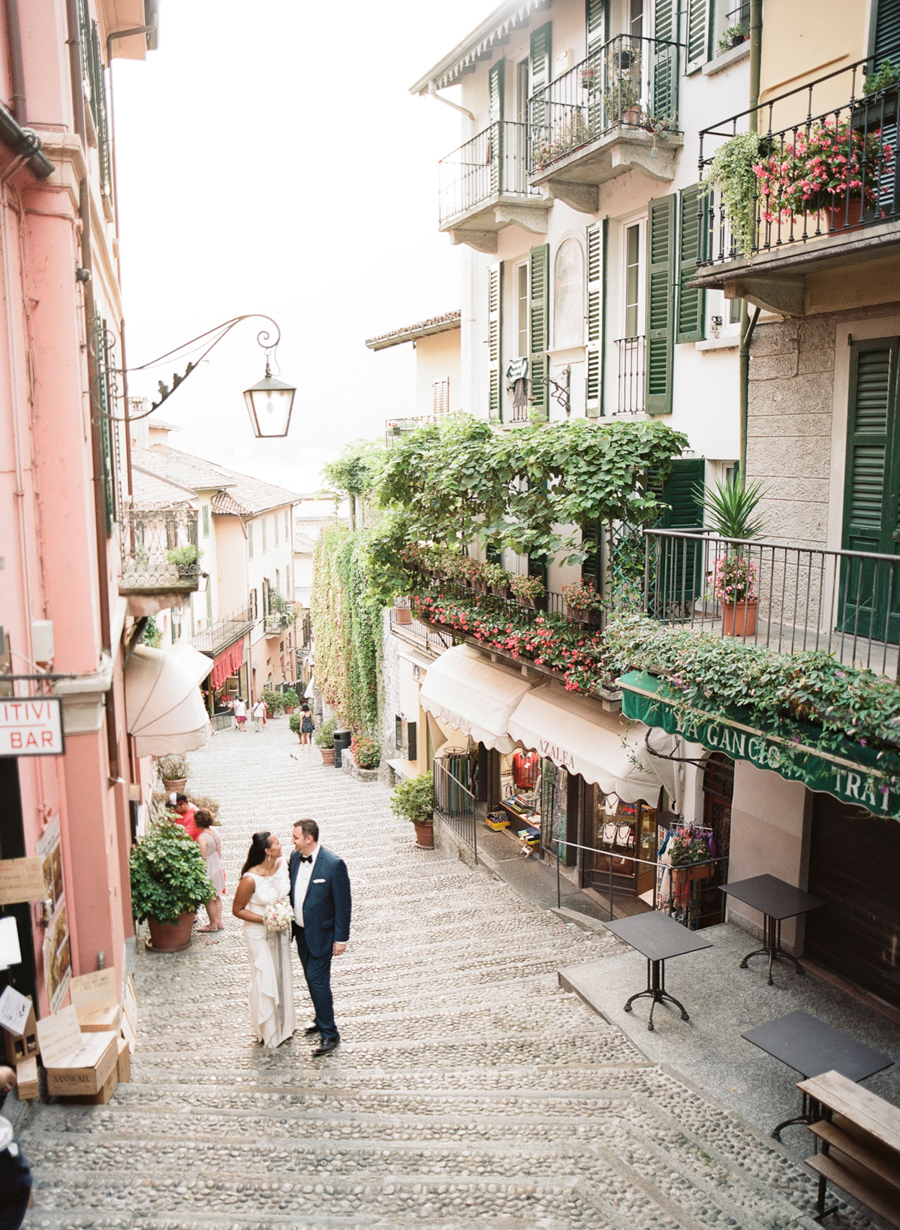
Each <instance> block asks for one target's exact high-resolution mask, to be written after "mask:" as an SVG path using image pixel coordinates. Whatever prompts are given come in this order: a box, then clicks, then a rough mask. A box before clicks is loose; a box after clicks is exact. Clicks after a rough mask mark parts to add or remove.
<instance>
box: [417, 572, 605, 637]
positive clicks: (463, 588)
mask: <svg viewBox="0 0 900 1230" xmlns="http://www.w3.org/2000/svg"><path fill="white" fill-rule="evenodd" d="M427 581H429V582H430V584H431V586H432V588H433V589H434V591H435V592H436V593H438V592H439V593H441V594H445V595H448V596H449V597H450V598H457V599H459V600H460V601H462V602H472V601H475V602H477V603H478V606H479V607H480V608H483V609H484V610H485V611H487V612H492V613H493V614H495V615H498V616H500V617H502V618H504V619H508V620H517V621H519V622H520V623H521V622H523V621H524V622H525V623H534V621H535V620H536V619H537V618H538V617H539V616H541V615H556V616H559V617H560V618H562V619H567V620H569V621H570V623H572V624H573V625H574V624H579V625H582V626H588V627H590V628H591V629H592V630H596V629H598V628H599V627H600V626H601V623H602V615H603V613H602V612H601V611H596V612H591V613H590V614H586V615H585V616H584V618H583V619H582V618H580V617H578V616H576V614H575V612H574V611H573V610H572V608H571V607H570V606H569V604H568V603H567V602H566V599H565V598H564V597H563V595H562V594H558V593H555V592H553V591H552V590H550V591H548V592H547V593H546V594H545V595H544V597H543V598H539V599H538V600H537V601H536V602H534V603H529V602H526V601H523V600H522V599H519V598H514V597H506V596H504V595H503V594H497V593H493V592H486V591H485V589H484V588H479V587H477V586H476V587H473V586H470V585H465V584H463V583H462V582H460V581H456V580H453V581H451V580H442V579H441V578H439V577H430V578H427Z"/></svg>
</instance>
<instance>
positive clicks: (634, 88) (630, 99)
mask: <svg viewBox="0 0 900 1230" xmlns="http://www.w3.org/2000/svg"><path fill="white" fill-rule="evenodd" d="M603 105H604V107H605V109H606V126H607V128H610V127H612V125H613V124H622V123H625V124H639V123H640V122H641V87H640V77H638V76H635V75H633V73H632V72H631V71H629V72H628V73H613V74H612V76H611V78H610V82H609V86H608V87H607V89H606V90H605V91H604V93H603Z"/></svg>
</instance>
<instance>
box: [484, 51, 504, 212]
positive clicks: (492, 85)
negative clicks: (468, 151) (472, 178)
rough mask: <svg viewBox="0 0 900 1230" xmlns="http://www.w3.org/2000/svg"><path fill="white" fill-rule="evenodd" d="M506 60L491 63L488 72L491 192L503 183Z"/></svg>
mask: <svg viewBox="0 0 900 1230" xmlns="http://www.w3.org/2000/svg"><path fill="white" fill-rule="evenodd" d="M505 64H506V61H505V60H498V62H497V63H496V64H492V65H491V68H490V72H489V73H488V102H489V109H488V116H489V119H490V123H491V136H490V143H489V145H488V157H489V158H490V160H491V192H492V193H495V192H502V191H503V188H504V185H503V166H504V158H503V138H504V135H505V134H504V128H503V94H504V81H505V77H504V67H505Z"/></svg>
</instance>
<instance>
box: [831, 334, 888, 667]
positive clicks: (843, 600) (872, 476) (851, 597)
mask: <svg viewBox="0 0 900 1230" xmlns="http://www.w3.org/2000/svg"><path fill="white" fill-rule="evenodd" d="M852 345H853V353H852V358H851V368H850V407H849V414H848V423H847V474H846V480H845V489H844V532H843V547H844V549H845V550H847V551H866V552H872V553H877V554H881V555H893V556H897V564H896V565H892V564H890V563H888V562H885V561H876V560H850V561H847V562H845V564H844V565H843V568H842V570H841V587H840V600H839V614H838V626H839V627H840V629H841V630H842V631H844V632H849V633H851V634H855V635H858V636H863V637H871V638H872V639H873V640H876V641H887V642H889V643H892V644H896V643H897V642H898V641H900V416H898V394H897V381H898V357H900V338H879V339H875V340H872V341H863V342H853V344H852Z"/></svg>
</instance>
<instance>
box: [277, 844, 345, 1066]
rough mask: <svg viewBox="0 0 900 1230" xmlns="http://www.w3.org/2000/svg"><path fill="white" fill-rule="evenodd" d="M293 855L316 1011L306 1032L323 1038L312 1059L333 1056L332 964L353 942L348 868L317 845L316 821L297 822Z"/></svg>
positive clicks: (303, 954) (296, 902)
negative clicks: (332, 960) (318, 1056)
mask: <svg viewBox="0 0 900 1230" xmlns="http://www.w3.org/2000/svg"><path fill="white" fill-rule="evenodd" d="M293 843H294V853H293V854H292V855H291V861H290V872H291V905H292V906H293V908H294V925H293V932H294V937H295V939H296V940H297V952H298V954H299V956H300V964H301V965H302V966H303V974H304V976H305V978H306V985H307V986H308V987H309V993H310V996H311V997H312V1002H313V1007H314V1008H315V1010H316V1020H315V1024H313V1025H310V1026H309V1028H308V1029H307V1030H306V1032H307V1033H308V1034H316V1033H317V1034H318V1035H319V1045H318V1047H317V1048H316V1049H315V1050H314V1051H313V1055H329V1054H330V1053H331V1052H332V1051H333V1050H334V1048H335V1047H336V1046H337V1044H338V1043H339V1042H340V1040H341V1038H340V1034H339V1033H338V1029H337V1025H335V1023H334V1001H333V999H332V996H331V958H332V957H333V956H334V957H339V956H340V955H341V953H342V952H343V951H344V949H345V948H346V947H347V940H348V939H349V938H350V877H349V876H348V874H347V864H346V863H345V862H344V860H343V859H342V858H338V856H337V855H336V854H332V853H331V851H330V850H326V849H325V847H324V846H320V845H319V826H318V825H317V824H316V822H315V820H298V821H297V823H296V824H295V825H294V832H293Z"/></svg>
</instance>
